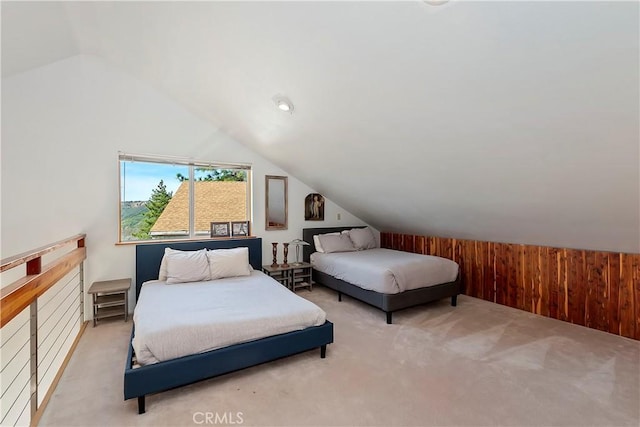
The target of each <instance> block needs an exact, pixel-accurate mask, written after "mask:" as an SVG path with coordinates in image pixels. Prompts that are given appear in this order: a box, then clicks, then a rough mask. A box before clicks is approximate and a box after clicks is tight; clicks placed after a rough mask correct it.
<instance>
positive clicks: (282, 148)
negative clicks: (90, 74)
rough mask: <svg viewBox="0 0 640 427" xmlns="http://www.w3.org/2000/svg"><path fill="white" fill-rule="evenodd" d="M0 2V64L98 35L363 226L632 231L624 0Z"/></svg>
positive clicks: (113, 51) (634, 123)
mask: <svg viewBox="0 0 640 427" xmlns="http://www.w3.org/2000/svg"><path fill="white" fill-rule="evenodd" d="M1 11H2V76H3V78H5V77H7V76H11V75H13V74H16V73H20V72H23V71H26V70H29V69H31V68H33V67H38V66H42V65H45V64H47V63H50V62H53V61H56V60H59V59H63V58H66V57H69V56H73V55H76V54H80V53H82V54H91V55H97V56H99V57H101V58H103V59H104V60H106V61H108V62H110V63H111V64H113V65H115V66H117V67H119V68H120V69H122V70H124V71H125V72H127V73H129V74H132V75H134V76H136V77H138V78H140V79H141V80H144V81H147V82H149V83H150V84H152V85H153V86H154V87H156V88H157V89H159V90H161V91H163V92H165V93H166V94H168V95H169V96H171V97H172V98H173V99H174V100H176V101H177V102H179V103H181V104H182V105H184V106H185V107H186V108H188V109H189V110H190V111H192V112H193V113H194V114H196V115H198V116H200V117H202V118H204V119H206V120H208V121H210V122H211V123H213V124H214V125H216V126H217V127H219V128H220V129H221V130H223V131H225V132H226V133H228V134H229V135H231V136H232V137H234V138H235V139H237V140H238V141H240V142H241V143H243V144H245V145H247V146H249V147H250V148H252V149H254V150H256V151H257V152H259V153H261V154H262V155H264V156H265V157H266V158H268V159H269V160H271V161H272V162H273V163H275V164H277V165H278V166H280V167H282V168H283V169H284V170H286V171H288V172H289V173H291V174H292V175H295V176H296V177H298V178H299V179H300V180H302V181H303V182H305V183H306V184H308V185H309V186H311V187H313V188H315V189H316V190H318V191H319V192H321V193H323V194H324V195H325V196H327V197H329V198H330V199H332V200H333V201H335V202H336V203H338V204H339V205H341V206H343V207H344V208H345V209H347V210H349V211H350V212H352V213H353V214H355V215H357V216H359V217H361V218H362V219H364V220H365V221H367V222H369V223H370V224H372V225H374V226H376V227H377V228H379V229H383V230H395V231H405V232H411V233H421V234H431V235H440V236H451V237H458V238H471V239H479V240H493V241H508V242H519V243H530V244H541V245H551V246H563V247H578V248H586V249H601V250H619V251H628V252H639V251H640V147H639V145H640V144H639V132H640V127H639V121H640V119H639V114H640V110H639V95H640V94H639V82H638V80H639V65H638V64H639V42H638V40H639V21H638V16H639V6H638V3H637V2H538V1H533V2H518V1H512V2H464V1H459V0H451V1H449V2H448V3H446V4H445V5H443V6H431V5H429V4H426V3H424V2H422V1H403V2H302V1H301V2H268V1H263V2H131V3H127V2H113V3H112V2H71V3H62V2H44V3H9V2H2V10H1ZM277 94H282V95H286V96H287V97H289V98H290V99H291V101H292V102H293V104H294V106H295V111H294V112H293V114H287V113H283V112H281V111H279V110H277V109H276V108H275V106H274V102H273V97H274V96H275V95H277Z"/></svg>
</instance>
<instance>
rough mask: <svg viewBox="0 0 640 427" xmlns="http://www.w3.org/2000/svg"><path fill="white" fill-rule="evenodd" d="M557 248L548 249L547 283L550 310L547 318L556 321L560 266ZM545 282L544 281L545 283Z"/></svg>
mask: <svg viewBox="0 0 640 427" xmlns="http://www.w3.org/2000/svg"><path fill="white" fill-rule="evenodd" d="M559 252H560V251H559V250H558V249H557V248H547V267H546V269H547V276H546V277H547V281H548V288H547V290H548V293H547V298H548V305H549V309H548V311H547V314H546V315H545V316H549V317H551V318H554V319H558V314H559V313H558V305H559V296H560V295H559V288H560V280H559V276H560V274H559V266H560V254H559ZM544 282H545V280H544V279H543V283H544Z"/></svg>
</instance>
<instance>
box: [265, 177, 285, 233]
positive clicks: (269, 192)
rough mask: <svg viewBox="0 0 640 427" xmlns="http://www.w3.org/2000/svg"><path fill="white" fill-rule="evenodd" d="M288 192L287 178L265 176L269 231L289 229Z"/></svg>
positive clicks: (266, 223) (266, 224) (266, 225)
mask: <svg viewBox="0 0 640 427" xmlns="http://www.w3.org/2000/svg"><path fill="white" fill-rule="evenodd" d="M287 194H288V190H287V177H286V176H274V175H267V176H265V195H266V200H265V212H266V222H265V229H267V230H286V229H287V219H288V214H287V211H288V209H287V207H288V206H287V204H288V196H287Z"/></svg>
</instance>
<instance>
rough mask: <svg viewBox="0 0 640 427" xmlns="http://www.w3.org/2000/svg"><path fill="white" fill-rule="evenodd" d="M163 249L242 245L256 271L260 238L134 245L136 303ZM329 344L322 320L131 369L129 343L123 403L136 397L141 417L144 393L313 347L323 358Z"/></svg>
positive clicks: (326, 326)
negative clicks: (314, 324)
mask: <svg viewBox="0 0 640 427" xmlns="http://www.w3.org/2000/svg"><path fill="white" fill-rule="evenodd" d="M167 247H171V248H173V249H178V250H183V251H190V250H198V249H203V248H207V249H230V248H236V247H247V248H248V249H249V263H250V264H251V265H252V267H253V268H254V269H256V270H260V269H261V268H262V239H260V238H243V239H230V240H206V241H197V242H193V241H191V242H170V243H169V242H165V243H151V244H143V245H137V246H136V300H137V297H138V296H139V294H140V288H141V286H142V284H143V283H144V282H146V281H149V280H155V279H157V278H158V272H159V270H160V263H161V261H162V257H163V256H164V250H165V248H167ZM134 331H135V325H134ZM134 331H132V333H131V338H133V336H134ZM332 342H333V324H332V323H331V322H329V321H326V322H325V323H324V324H323V325H320V326H313V327H309V328H306V329H303V330H298V331H293V332H288V333H284V334H280V335H274V336H269V337H266V338H261V339H258V340H255V341H251V342H246V343H241V344H235V345H231V346H228V347H224V348H220V349H216V350H211V351H207V352H204V353H199V354H193V355H189V356H184V357H179V358H176V359H172V360H167V361H163V362H159V363H154V364H150V365H144V366H136V367H134V364H135V354H134V350H133V346H132V345H131V342H130V343H129V351H128V355H127V363H126V366H125V371H124V399H125V400H128V399H133V398H137V399H138V413H140V414H142V413H144V412H145V403H146V402H145V397H146V396H147V395H148V394H152V393H158V392H161V391H165V390H169V389H172V388H176V387H180V386H183V385H187V384H191V383H194V382H197V381H200V380H204V379H207V378H212V377H216V376H219V375H223V374H226V373H229V372H233V371H237V370H239V369H244V368H247V367H250V366H255V365H258V364H261V363H265V362H269V361H272V360H276V359H280V358H282V357H286V356H290V355H293V354H297V353H301V352H304V351H308V350H312V349H314V348H320V357H321V358H324V357H325V355H326V348H327V344H330V343H332Z"/></svg>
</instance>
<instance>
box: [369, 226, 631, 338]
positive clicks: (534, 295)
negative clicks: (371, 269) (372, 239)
mask: <svg viewBox="0 0 640 427" xmlns="http://www.w3.org/2000/svg"><path fill="white" fill-rule="evenodd" d="M380 241H381V246H382V247H383V248H390V249H397V250H401V251H406V252H415V253H420V254H427V255H437V256H441V257H444V258H449V259H452V260H454V261H456V262H457V263H458V264H459V265H460V270H461V272H462V283H463V289H464V293H465V294H466V295H469V296H472V297H476V298H482V299H484V300H487V301H492V302H496V303H498V304H503V305H507V306H509V307H514V308H518V309H520V310H525V311H529V312H531V313H536V314H540V315H543V316H547V317H551V318H554V319H559V320H564V321H566V322H571V323H575V324H578V325H582V326H587V327H589V328H594V329H599V330H601V331H606V332H610V333H613V334H617V335H622V336H624V337H628V338H633V339H636V340H640V254H625V253H615V252H597V251H588V250H578V249H561V248H550V247H544V246H529V245H519V244H511V243H494V242H481V241H474V240H458V239H450V238H442V237H426V236H415V235H408V234H397V233H387V232H383V233H381V234H380Z"/></svg>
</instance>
